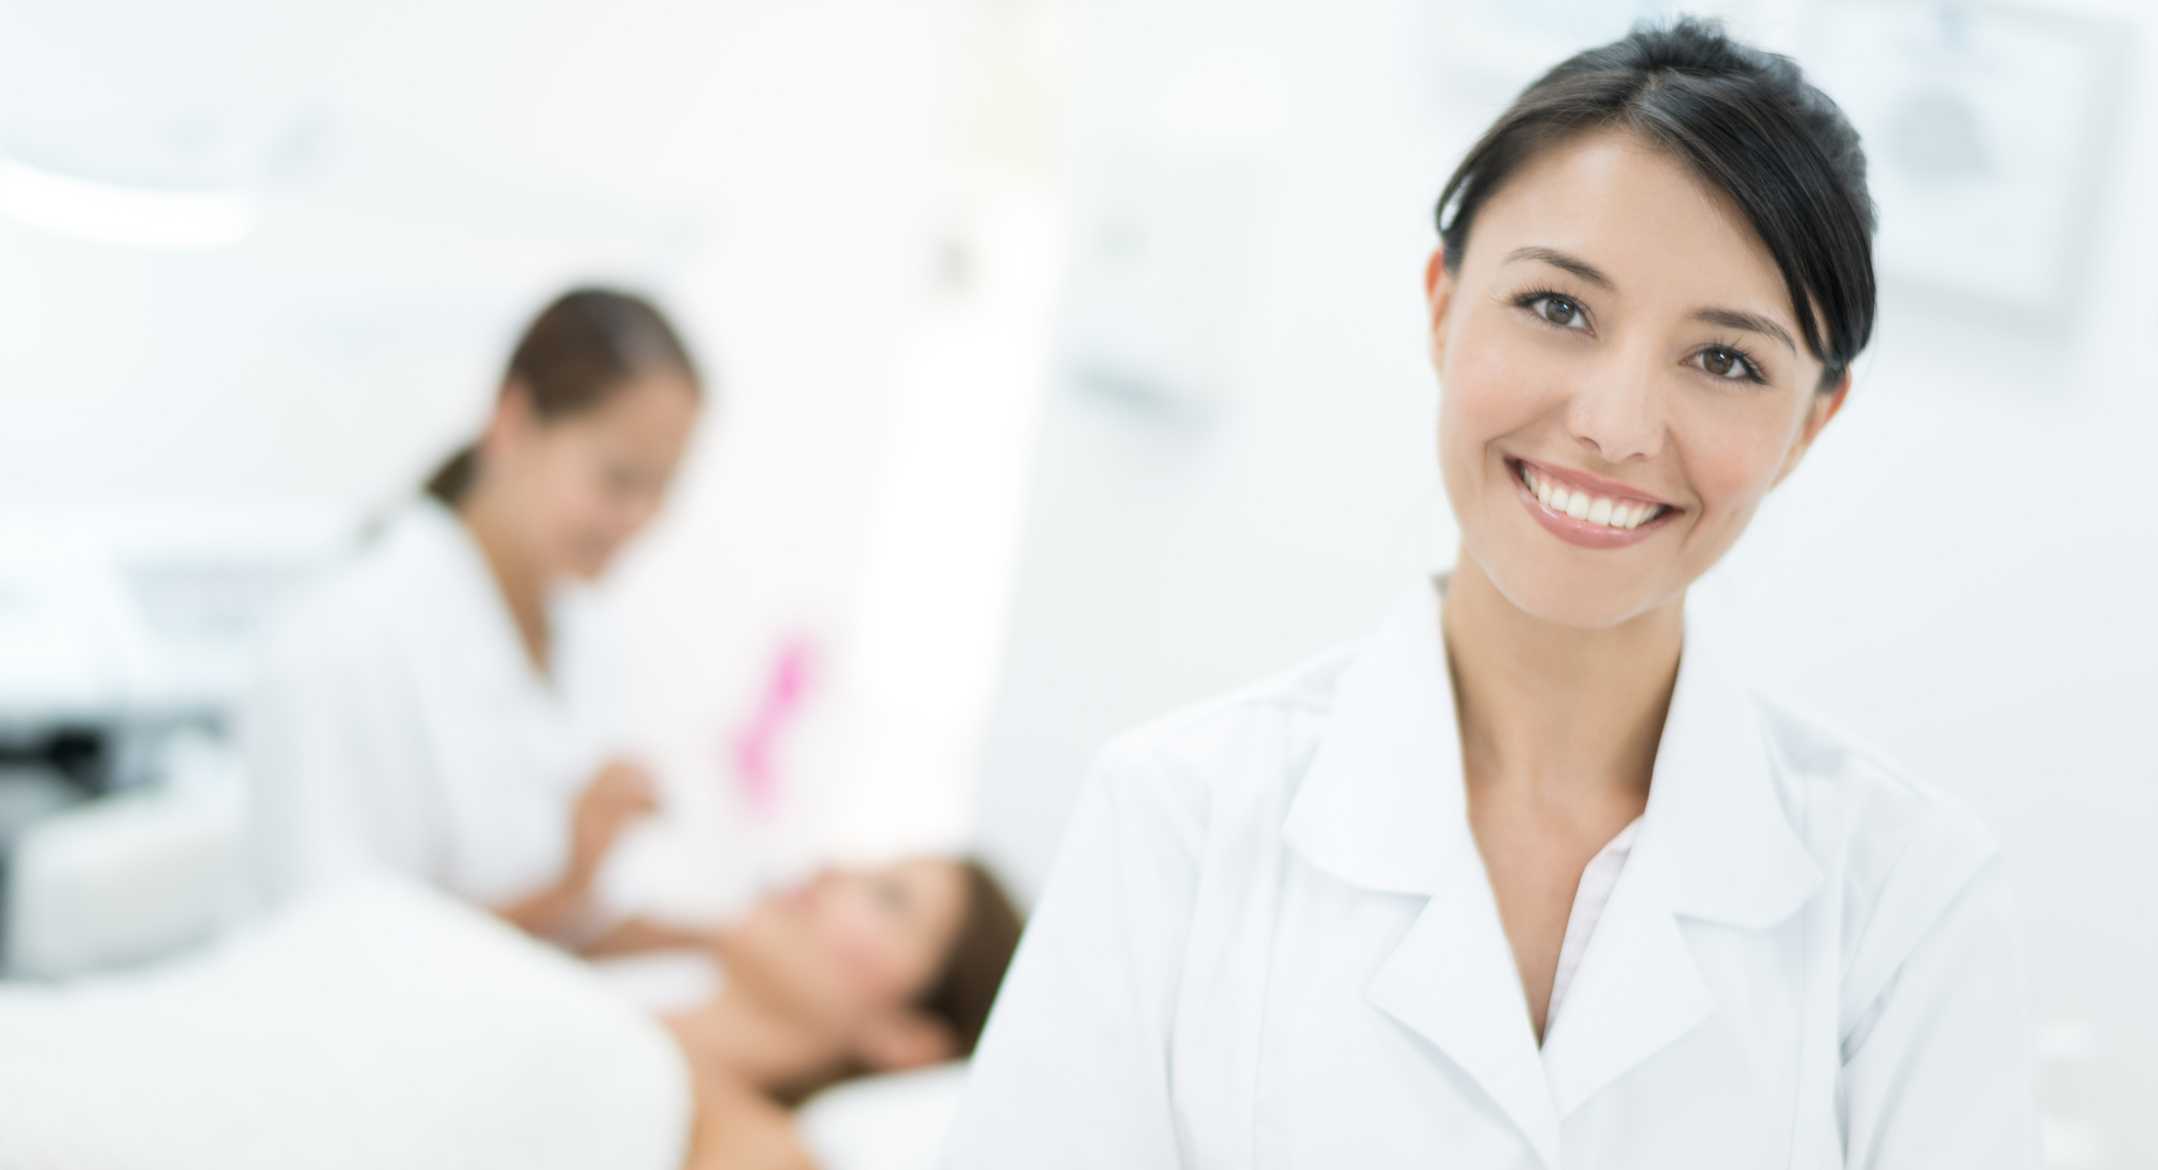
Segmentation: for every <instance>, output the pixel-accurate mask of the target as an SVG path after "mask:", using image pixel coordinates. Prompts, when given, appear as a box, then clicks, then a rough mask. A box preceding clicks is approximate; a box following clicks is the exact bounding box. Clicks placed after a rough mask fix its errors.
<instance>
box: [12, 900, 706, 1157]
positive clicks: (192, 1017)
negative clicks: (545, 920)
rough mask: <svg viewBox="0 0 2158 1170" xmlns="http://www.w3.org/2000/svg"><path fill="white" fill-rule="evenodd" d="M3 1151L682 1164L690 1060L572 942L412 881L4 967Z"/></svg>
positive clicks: (43, 1154) (68, 1154) (15, 1154)
mask: <svg viewBox="0 0 2158 1170" xmlns="http://www.w3.org/2000/svg"><path fill="white" fill-rule="evenodd" d="M0 1037H5V1041H4V1042H0V1108H4V1110H5V1113H6V1116H7V1122H6V1124H5V1125H0V1170H290V1168H292V1167H295V1166H306V1167H310V1168H312V1170H346V1168H350V1170H363V1168H364V1170H381V1168H383V1167H393V1166H394V1167H398V1168H399V1170H437V1168H439V1170H453V1168H455V1170H493V1168H496V1167H500V1168H501V1170H513V1168H514V1170H556V1168H559V1170H590V1168H592V1167H600V1166H605V1167H609V1168H611V1170H679V1168H680V1164H681V1160H682V1157H683V1153H684V1150H685V1146H686V1139H687V1135H688V1132H689V1123H690V1116H691V1104H690V1099H689V1086H688V1077H687V1072H686V1069H685V1068H684V1066H683V1064H682V1060H681V1057H680V1055H679V1053H678V1052H677V1050H676V1048H675V1046H674V1044H673V1042H672V1041H671V1040H670V1038H669V1037H668V1036H667V1035H666V1033H665V1031H664V1030H663V1029H662V1028H660V1027H659V1026H658V1024H657V1023H656V1022H654V1021H653V1020H652V1019H651V1018H650V1017H648V1016H646V1015H645V1014H643V1013H641V1012H639V1011H638V1010H636V1009H635V1008H634V1007H632V1006H631V1005H629V1004H627V1003H625V1002H623V1001H622V999H621V998H620V997H618V996H616V995H614V994H613V993H611V992H609V991H608V990H607V989H606V988H605V987H604V986H603V985H602V984H600V983H599V982H598V981H597V980H596V979H595V978H594V977H592V976H591V974H590V973H589V972H587V971H585V970H583V969H581V967H580V966H579V965H578V964H577V963H576V962H575V961H573V960H570V959H568V958H566V957H564V956H562V955H560V954H558V953H556V952H554V951H552V950H551V949H550V948H547V947H545V946H542V945H540V944H537V943H534V942H532V941H530V940H528V939H526V938H524V937H523V936H522V935H520V934H518V933H517V932H516V931H514V930H512V929H511V928H509V927H507V926H504V925H502V924H501V923H498V922H496V921H495V920H493V919H492V918H489V917H487V916H486V915H484V914H482V913H479V912H476V911H473V910H469V909H466V908H464V907H462V906H459V905H457V904H455V903H452V902H450V901H448V900H446V899H444V898H441V897H439V896H437V895H434V894H431V893H428V892H426V891H423V890H421V889H418V888H417V887H411V886H404V885H396V884H387V883H377V882H370V883H368V884H365V885H358V886H349V887H345V888H343V889H340V890H337V891H334V892H329V893H326V894H325V895H323V896H321V897H319V898H316V899H313V900H310V901H307V902H304V903H301V904H300V905H297V906H295V907H293V908H292V910H291V911H289V912H288V913H286V914H284V915H281V916H279V917H278V918H276V919H273V920H272V921H270V922H268V923H266V924H264V925H262V926H259V927H257V928H255V929H253V930H250V931H249V932H247V933H245V934H243V935H241V936H239V937H237V938H235V939H233V940H231V941H229V942H227V943H225V944H223V945H220V946H219V947H217V948H216V949H215V950H212V951H210V952H208V953H205V954H201V955H198V956H194V957H191V958H187V959H184V960H181V961H178V962H175V963H172V964H168V965H167V966H165V967H162V968H160V969H158V970H155V971H151V972H144V973H137V974H125V975H110V976H96V977H92V978H88V979H84V980H81V981H78V982H76V983H71V984H65V985H60V986H54V987H40V986H26V985H21V984H8V985H0Z"/></svg>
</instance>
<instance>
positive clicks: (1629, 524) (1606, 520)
mask: <svg viewBox="0 0 2158 1170" xmlns="http://www.w3.org/2000/svg"><path fill="white" fill-rule="evenodd" d="M1521 482H1523V483H1525V484H1527V485H1528V488H1529V491H1530V492H1532V493H1534V494H1535V496H1536V499H1537V501H1538V502H1539V503H1541V504H1542V505H1543V506H1544V507H1546V508H1549V509H1551V510H1552V511H1554V512H1558V513H1561V514H1564V515H1567V516H1571V517H1573V518H1574V519H1576V520H1586V521H1588V522H1589V523H1591V524H1601V525H1603V526H1604V527H1606V528H1616V529H1618V530H1620V531H1622V532H1623V531H1627V530H1629V529H1634V528H1639V527H1641V526H1642V525H1643V524H1646V523H1648V522H1649V521H1651V520H1653V519H1655V518H1656V517H1657V516H1658V515H1659V514H1660V513H1661V512H1662V511H1663V505H1661V504H1651V503H1648V502H1646V501H1642V500H1614V499H1611V498H1609V497H1606V496H1592V495H1590V494H1588V493H1587V492H1583V491H1570V490H1568V489H1566V488H1565V487H1562V486H1560V485H1559V484H1558V483H1556V482H1555V481H1553V480H1551V479H1550V478H1548V477H1546V476H1541V475H1538V474H1536V471H1535V469H1534V468H1532V467H1530V466H1529V465H1528V464H1526V463H1524V464H1522V465H1521Z"/></svg>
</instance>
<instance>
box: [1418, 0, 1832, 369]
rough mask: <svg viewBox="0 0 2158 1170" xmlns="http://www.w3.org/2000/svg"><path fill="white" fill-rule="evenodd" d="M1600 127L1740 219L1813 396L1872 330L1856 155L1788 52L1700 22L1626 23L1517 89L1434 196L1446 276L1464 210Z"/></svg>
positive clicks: (1453, 266)
mask: <svg viewBox="0 0 2158 1170" xmlns="http://www.w3.org/2000/svg"><path fill="white" fill-rule="evenodd" d="M1609 126H1619V127H1623V128H1625V129H1627V130H1629V131H1631V132H1633V133H1635V134H1638V135H1640V136H1641V137H1642V138H1643V139H1645V140H1646V141H1648V142H1651V143H1654V144H1656V145H1657V146H1660V147H1662V148H1663V149H1665V150H1668V151H1670V152H1671V153H1672V154H1673V155H1674V156H1676V157H1677V158H1678V159H1679V160H1681V161H1683V162H1685V163H1686V164H1687V165H1688V166H1690V167H1692V168H1693V170H1694V172H1695V173H1696V174H1698V175H1700V177H1701V178H1702V179H1703V180H1704V181H1706V182H1707V183H1708V184H1709V185H1711V186H1713V187H1715V188H1716V189H1718V190H1720V191H1722V192H1723V193H1724V194H1725V195H1726V196H1728V197H1729V198H1730V199H1731V201H1732V202H1733V203H1735V204H1736V205H1737V206H1738V208H1739V210H1740V211H1741V212H1743V213H1744V214H1745V216H1746V218H1747V219H1748V220H1750V221H1751V222H1752V224H1753V229H1754V231H1755V232H1756V233H1757V234H1758V235H1759V236H1760V237H1761V242H1762V243H1763V244H1765V245H1767V247H1768V253H1769V255H1770V256H1772V257H1773V258H1774V259H1775V261H1776V267H1777V269H1778V270H1780V271H1781V272H1782V274H1783V280H1784V286H1785V288H1786V290H1787V291H1788V293H1789V294H1790V298H1791V308H1792V311H1793V312H1795V313H1796V314H1797V315H1798V324H1799V330H1800V332H1801V334H1802V335H1803V336H1804V338H1805V341H1806V348H1807V349H1809V350H1811V351H1812V352H1813V355H1814V356H1815V357H1816V358H1818V359H1820V361H1821V364H1822V366H1823V369H1822V371H1821V383H1820V385H1821V388H1822V389H1828V388H1831V387H1833V386H1834V385H1835V383H1836V382H1837V381H1838V380H1839V379H1840V378H1841V377H1842V376H1843V372H1844V371H1845V370H1846V369H1848V368H1849V367H1850V364H1851V360H1852V359H1853V358H1855V357H1857V356H1858V353H1859V351H1860V350H1863V349H1864V348H1865V347H1866V342H1867V341H1868V339H1870V338H1871V337H1872V335H1873V314H1874V299H1875V292H1874V274H1873V231H1874V220H1875V213H1874V206H1873V199H1872V197H1871V196H1870V195H1869V194H1868V193H1867V190H1866V155H1865V151H1864V150H1862V149H1861V148H1860V146H1859V141H1858V132H1857V131H1856V130H1854V129H1852V128H1851V124H1850V122H1849V121H1847V120H1845V118H1844V116H1843V112H1842V111H1841V110H1839V109H1837V108H1836V103H1835V102H1833V101H1830V100H1829V98H1828V95H1827V94H1824V93H1822V92H1821V91H1820V90H1819V89H1816V88H1814V86H1813V85H1812V84H1811V83H1809V82H1808V81H1807V80H1806V79H1805V77H1804V76H1803V75H1801V74H1800V72H1799V69H1798V66H1797V64H1796V63H1794V62H1793V61H1792V60H1791V59H1790V58H1789V57H1785V56H1781V55H1778V54H1775V53H1767V52H1763V51H1761V50H1759V49H1755V48H1752V47H1749V46H1747V45H1743V44H1740V43H1739V42H1737V41H1734V40H1732V39H1730V38H1729V37H1728V36H1726V35H1724V32H1723V28H1722V26H1721V25H1719V24H1717V23H1715V22H1713V21H1704V20H1698V19H1695V18H1692V17H1685V18H1681V19H1680V20H1679V21H1677V22H1676V23H1675V24H1671V25H1667V26H1656V25H1640V26H1637V27H1636V28H1635V29H1634V30H1633V31H1632V32H1631V33H1629V34H1627V35H1626V36H1624V37H1622V38H1620V39H1619V40H1616V41H1613V42H1612V43H1610V44H1608V45H1604V46H1601V47H1599V48H1594V49H1587V50H1584V51H1582V52H1580V53H1577V54H1575V55H1574V56H1572V57H1569V58H1567V59H1566V60H1565V61H1562V62H1560V63H1559V64H1558V65H1557V66H1556V67H1554V68H1553V69H1552V70H1551V71H1550V72H1549V73H1546V74H1544V75H1543V76H1542V77H1540V78H1538V79H1537V80H1536V81H1535V83H1534V84H1532V85H1530V86H1529V87H1528V88H1527V89H1525V90H1523V91H1522V92H1521V96H1519V97H1517V98H1515V99H1514V104H1513V105H1512V106H1510V107H1508V108H1507V110H1506V112H1505V113H1503V114H1501V115H1499V119H1498V121H1497V122H1495V123H1493V124H1492V126H1491V128H1490V129H1489V130H1487V131H1485V132H1484V136H1483V137H1482V138H1481V139H1479V140H1478V141H1477V143H1476V145H1475V146H1473V147H1471V148H1469V153H1468V155H1467V157H1465V158H1463V159H1462V160H1461V165H1460V166H1459V167H1458V168H1456V169H1455V171H1454V173H1453V177H1451V178H1449V179H1447V180H1446V186H1445V188H1444V190H1442V191H1441V192H1440V194H1439V202H1438V208H1437V211H1436V218H1437V220H1438V224H1439V236H1440V239H1441V240H1443V241H1444V243H1445V245H1446V260H1445V263H1446V267H1447V268H1448V270H1450V271H1459V270H1460V267H1461V258H1462V257H1463V256H1464V255H1465V254H1466V252H1467V249H1468V241H1469V228H1470V225H1471V224H1473V223H1474V222H1475V219H1476V213H1477V211H1478V210H1479V209H1480V208H1482V206H1483V204H1484V203H1485V201H1487V200H1489V199H1490V198H1491V196H1492V194H1493V193H1494V192H1496V191H1497V190H1498V189H1499V188H1500V187H1501V186H1503V185H1505V183H1506V180H1507V178H1508V177H1509V176H1510V175H1512V174H1513V172H1515V171H1516V170H1518V169H1520V167H1521V165H1522V164H1523V163H1525V162H1527V161H1528V160H1529V159H1530V158H1533V157H1534V156H1536V155H1537V154H1538V153H1539V152H1541V151H1542V150H1544V149H1545V148H1547V147H1550V146H1553V145H1555V144H1557V143H1559V142H1561V141H1564V140H1566V139H1569V138H1571V137H1573V136H1574V135H1577V134H1580V133H1582V132H1584V131H1589V130H1598V129H1602V128H1604V127H1609ZM1815 305H1818V306H1819V307H1820V312H1819V313H1818V314H1816V313H1815V312H1814V306H1815Z"/></svg>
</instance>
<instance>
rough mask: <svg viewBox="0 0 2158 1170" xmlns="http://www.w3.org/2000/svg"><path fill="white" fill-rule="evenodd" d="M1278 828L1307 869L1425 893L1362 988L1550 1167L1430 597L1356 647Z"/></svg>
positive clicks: (1542, 1107)
mask: <svg viewBox="0 0 2158 1170" xmlns="http://www.w3.org/2000/svg"><path fill="white" fill-rule="evenodd" d="M1283 833H1284V836H1285V838H1286V839H1287V841H1288V843H1289V845H1290V847H1291V848H1292V849H1293V850H1295V851H1296V852H1297V853H1298V854H1299V855H1301V856H1302V857H1303V858H1304V859H1305V860H1307V861H1309V862H1310V863H1311V864H1313V865H1315V866H1317V867H1318V868H1319V869H1321V870H1324V871H1325V872H1327V873H1329V874H1331V875H1333V876H1334V877H1336V878H1339V879H1341V880H1343V881H1346V882H1348V883H1350V884H1352V885H1355V886H1358V887H1360V888H1363V889H1366V890H1370V891H1374V892H1377V893H1379V894H1381V895H1393V896H1400V895H1407V896H1410V897H1421V898H1423V899H1425V901H1424V904H1423V907H1422V909H1421V910H1420V911H1419V912H1418V913H1417V916H1416V918H1415V920H1414V922H1413V923H1412V924H1411V925H1410V927H1409V929H1408V930H1407V932H1406V933H1405V934H1404V935H1403V936H1402V938H1401V939H1400V941H1399V942H1398V943H1396V944H1395V945H1394V946H1393V948H1392V949H1391V950H1390V951H1389V952H1388V953H1387V954H1386V956H1385V957H1384V958H1383V959H1381V960H1380V962H1379V963H1378V965H1377V967H1376V969H1375V971H1374V973H1373V976H1372V978H1371V980H1370V982H1369V983H1368V984H1367V985H1366V994H1367V996H1368V997H1369V1000H1370V1002H1371V1003H1372V1004H1373V1005H1374V1006H1375V1007H1377V1008H1378V1009H1379V1010H1381V1011H1383V1012H1385V1013H1386V1014H1387V1015H1389V1016H1391V1017H1392V1018H1393V1019H1394V1020H1396V1021H1397V1022H1399V1023H1400V1024H1401V1025H1403V1026H1404V1027H1406V1028H1408V1029H1409V1030H1411V1031H1413V1032H1415V1033H1416V1034H1417V1035H1419V1036H1421V1037H1422V1038H1423V1039H1424V1040H1426V1041H1428V1042H1429V1043H1431V1044H1432V1045H1433V1046H1434V1047H1436V1048H1437V1049H1438V1050H1439V1052H1440V1053H1442V1054H1443V1055H1444V1057H1445V1058H1446V1059H1447V1060H1448V1061H1450V1062H1452V1063H1453V1064H1454V1065H1455V1066H1457V1067H1458V1068H1460V1069H1461V1070H1462V1071H1463V1072H1464V1073H1466V1074H1467V1075H1468V1076H1469V1078H1470V1079H1472V1080H1473V1081H1474V1082H1475V1083H1476V1084H1477V1086H1478V1087H1479V1088H1480V1089H1481V1090H1482V1091H1483V1092H1484V1093H1485V1094H1486V1095H1488V1096H1489V1097H1490V1099H1491V1100H1492V1102H1494V1103H1495V1104H1496V1105H1497V1106H1498V1108H1499V1109H1500V1110H1502V1111H1503V1112H1504V1113H1505V1115H1506V1116H1507V1118H1509V1119H1510V1120H1511V1121H1512V1123H1513V1124H1514V1126H1515V1127H1516V1128H1517V1129H1519V1130H1520V1132H1521V1134H1522V1135H1523V1137H1524V1138H1525V1139H1526V1140H1527V1141H1528V1142H1529V1144H1530V1146H1531V1147H1532V1148H1534V1149H1535V1151H1536V1152H1537V1154H1538V1156H1539V1157H1540V1158H1541V1159H1542V1161H1543V1163H1544V1164H1545V1165H1547V1166H1555V1165H1557V1153H1558V1119H1557V1114H1556V1112H1555V1110H1554V1108H1553V1104H1552V1100H1551V1093H1550V1088H1549V1086H1548V1084H1547V1082H1546V1081H1545V1079H1544V1072H1543V1066H1542V1064H1541V1062H1540V1061H1539V1059H1538V1056H1537V1051H1536V1040H1535V1035H1534V1033H1533V1032H1532V1031H1531V1029H1530V1026H1529V1018H1528V1006H1527V1002H1526V1000H1525V998H1524V996H1523V994H1522V991H1521V980H1520V976H1519V975H1518V973H1517V971H1516V968H1515V966H1514V961H1513V954H1512V952H1511V950H1510V949H1509V948H1508V946H1507V943H1506V935H1505V931H1504V930H1503V929H1502V927H1501V925H1500V922H1499V916H1498V906H1497V903H1496V901H1495V900H1494V898H1493V896H1492V893H1491V884H1490V881H1489V879H1488V878H1487V877H1486V876H1485V874H1484V869H1483V861H1482V858H1481V857H1480V855H1479V854H1478V853H1477V852H1476V848H1475V842H1474V839H1473V838H1472V837H1471V835H1470V833H1469V828H1468V818H1467V815H1466V807H1465V804H1464V801H1463V788H1462V777H1461V749H1460V740H1459V734H1458V731H1457V729H1456V725H1455V713H1454V700H1453V688H1452V685H1451V683H1450V682H1449V680H1448V677H1447V666H1446V650H1445V642H1444V640H1443V638H1442V636H1441V634H1440V631H1439V625H1438V600H1437V597H1436V595H1435V593H1434V591H1433V589H1432V588H1431V587H1430V586H1429V585H1428V584H1427V585H1425V586H1423V587H1421V588H1418V589H1415V590H1413V591H1411V592H1410V593H1409V595H1407V596H1406V597H1404V598H1403V599H1402V600H1401V602H1400V603H1399V604H1397V605H1396V607H1395V608H1394V610H1393V612H1392V613H1391V614H1390V615H1389V616H1388V618H1387V619H1386V621H1385V622H1384V623H1383V624H1382V625H1381V626H1380V628H1379V630H1378V631H1377V633H1375V634H1374V635H1373V636H1372V637H1371V638H1370V639H1369V640H1368V641H1366V642H1365V643H1364V644H1363V645H1362V646H1361V647H1360V648H1359V650H1358V651H1357V652H1356V654H1355V655H1354V657H1353V658H1352V660H1351V661H1350V663H1349V664H1348V666H1347V667H1346V668H1345V671H1344V674H1343V675H1342V678H1341V680H1340V682H1339V684H1338V686H1337V689H1336V691H1335V700H1334V704H1333V708H1332V711H1331V713H1330V714H1329V717H1328V722H1327V727H1326V730H1325V732H1324V733H1323V736H1322V738H1321V741H1320V744H1319V748H1318V751H1317V753H1316V755H1315V756H1314V757H1313V760H1312V764H1311V768H1310V770H1309V771H1308V772H1307V773H1306V774H1305V776H1304V779H1303V783H1302V785H1301V786H1300V787H1299V789H1298V792H1297V795H1296V797H1295V799H1294V801H1293V803H1292V804H1291V805H1290V809H1289V813H1288V817H1287V819H1286V820H1285V822H1284V824H1283Z"/></svg>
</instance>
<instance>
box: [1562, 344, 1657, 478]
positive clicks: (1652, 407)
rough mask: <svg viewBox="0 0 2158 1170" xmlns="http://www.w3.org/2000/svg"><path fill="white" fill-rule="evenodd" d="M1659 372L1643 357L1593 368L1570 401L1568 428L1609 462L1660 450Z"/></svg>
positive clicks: (1652, 455) (1653, 454) (1651, 455)
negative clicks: (1645, 361) (1640, 360)
mask: <svg viewBox="0 0 2158 1170" xmlns="http://www.w3.org/2000/svg"><path fill="white" fill-rule="evenodd" d="M1658 373H1659V372H1658V371H1656V370H1654V369H1652V368H1650V367H1649V365H1648V364H1647V363H1643V362H1639V361H1635V362H1629V363H1626V364H1624V365H1620V364H1617V363H1612V364H1610V365H1606V366H1602V367H1599V368H1598V369H1596V370H1594V371H1591V372H1590V373H1589V374H1588V376H1587V377H1586V378H1585V379H1584V380H1583V382H1582V383H1581V384H1580V385H1579V386H1578V387H1577V388H1576V389H1575V390H1574V393H1573V396H1572V398H1571V400H1570V401H1569V402H1568V403H1567V409H1566V426H1567V430H1568V431H1569V432H1571V433H1572V435H1573V437H1574V438H1575V439H1576V440H1577V441H1579V442H1580V443H1581V444H1582V445H1583V446H1584V447H1587V448H1589V449H1590V450H1592V451H1594V452H1595V453H1596V456H1597V457H1598V458H1599V459H1602V460H1603V461H1604V462H1607V463H1623V462H1625V461H1627V460H1629V459H1654V458H1655V457H1656V456H1658V455H1660V454H1662V453H1663V443H1664V433H1665V430H1666V426H1665V419H1664V402H1663V388H1662V379H1661V378H1660V377H1658V376H1657V375H1658Z"/></svg>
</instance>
